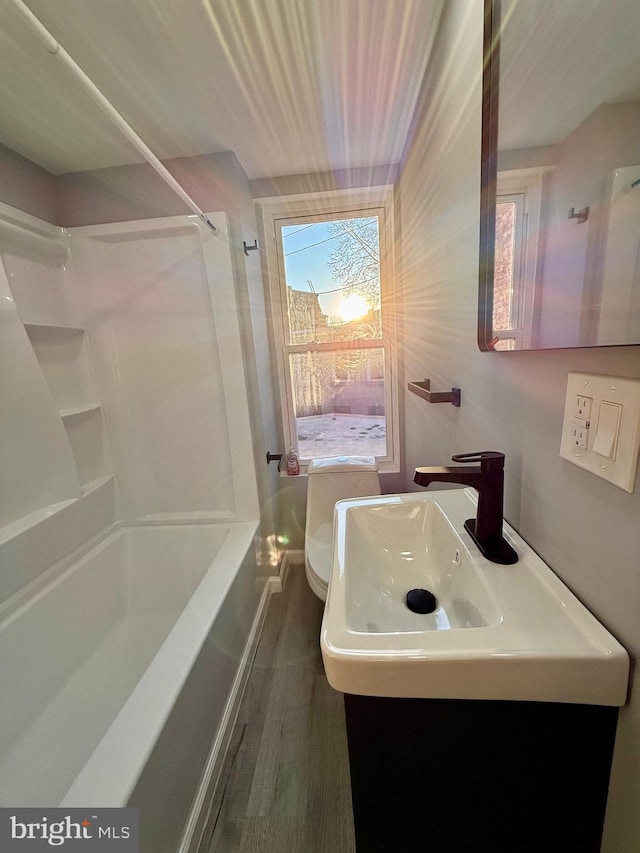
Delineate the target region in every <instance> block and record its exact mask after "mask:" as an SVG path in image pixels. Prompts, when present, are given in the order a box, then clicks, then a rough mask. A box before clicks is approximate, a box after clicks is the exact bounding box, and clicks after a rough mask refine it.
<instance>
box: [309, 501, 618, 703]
mask: <svg viewBox="0 0 640 853" xmlns="http://www.w3.org/2000/svg"><path fill="white" fill-rule="evenodd" d="M475 512H476V503H475V499H474V493H473V492H472V491H471V490H468V489H450V490H443V491H434V492H431V493H429V494H426V493H424V492H412V493H409V494H402V495H387V496H382V497H372V498H358V499H353V500H346V501H339V502H338V503H337V504H336V509H335V519H334V542H333V556H332V568H331V578H330V582H329V592H328V596H327V603H326V607H325V612H324V619H323V623H322V633H321V646H322V656H323V659H324V664H325V670H326V673H327V678H328V679H329V683H330V684H331V685H332V686H333V687H334V688H335V689H336V690H341V691H342V692H345V693H355V694H359V695H365V696H366V695H368V696H398V697H415V698H449V699H505V700H508V699H511V700H530V701H542V702H571V703H581V704H590V705H613V706H615V705H623V704H624V702H625V700H626V694H627V685H628V677H629V658H628V655H627V653H626V651H625V650H624V649H623V648H622V646H621V645H620V644H619V643H618V642H617V640H615V639H614V637H612V636H611V634H610V633H609V632H608V631H607V630H606V629H605V628H604V627H603V626H602V625H600V623H599V622H598V621H597V620H596V619H595V617H594V616H592V615H591V613H590V612H589V611H588V610H587V609H586V608H585V607H584V606H583V605H582V604H581V603H580V602H579V601H578V599H577V598H576V597H575V596H574V595H573V594H572V593H571V591H570V590H569V589H568V588H567V587H566V586H565V585H564V584H563V583H562V582H561V581H560V579H559V578H558V577H557V576H556V575H555V574H554V573H553V572H552V571H551V569H550V568H549V567H548V566H547V565H546V564H545V563H544V562H543V561H542V560H541V559H540V558H539V557H538V556H537V554H535V552H534V551H532V550H531V549H530V548H529V547H528V545H527V544H526V543H525V542H524V541H523V540H522V539H521V538H520V537H519V536H518V535H517V534H516V533H515V531H513V530H512V529H511V528H510V527H509V525H507V524H506V523H505V525H504V533H505V537H506V538H507V539H508V541H509V542H510V544H511V545H512V546H513V547H514V548H515V549H516V551H517V552H518V555H519V561H518V562H517V563H516V564H515V565H510V566H505V565H499V564H497V563H492V562H490V561H488V560H487V559H485V558H484V557H483V556H482V555H481V554H480V551H479V550H478V548H477V547H476V545H475V544H474V543H473V541H472V540H471V538H470V536H469V535H468V533H467V532H466V531H465V530H464V526H463V525H464V522H465V520H466V519H467V518H473V517H475ZM415 588H420V589H426V590H428V591H429V592H431V593H432V594H433V595H434V596H435V598H436V607H435V610H434V611H433V612H431V613H426V614H421V613H415V612H412V611H411V610H410V609H409V608H408V606H407V604H406V595H407V592H408V591H409V590H411V589H415Z"/></svg>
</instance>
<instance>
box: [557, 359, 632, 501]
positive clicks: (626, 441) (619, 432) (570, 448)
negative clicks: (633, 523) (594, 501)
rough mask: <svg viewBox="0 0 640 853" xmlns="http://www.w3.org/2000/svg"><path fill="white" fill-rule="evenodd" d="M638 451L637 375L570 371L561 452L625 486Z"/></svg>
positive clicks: (629, 484)
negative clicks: (629, 376)
mask: <svg viewBox="0 0 640 853" xmlns="http://www.w3.org/2000/svg"><path fill="white" fill-rule="evenodd" d="M639 455H640V379H629V378H627V377H622V376H600V375H598V374H588V373H570V374H569V377H568V381H567V396H566V400H565V409H564V422H563V425H562V441H561V444H560V456H562V458H563V459H566V460H568V461H569V462H573V464H574V465H578V466H579V467H580V468H584V469H585V470H587V471H589V472H590V473H591V474H595V475H596V477H602V479H603V480H608V481H609V482H610V483H613V484H614V485H616V486H619V487H620V488H621V489H624V490H625V491H627V492H633V490H634V488H635V482H636V475H637V469H638V456H639Z"/></svg>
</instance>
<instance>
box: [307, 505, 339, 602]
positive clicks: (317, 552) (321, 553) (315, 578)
mask: <svg viewBox="0 0 640 853" xmlns="http://www.w3.org/2000/svg"><path fill="white" fill-rule="evenodd" d="M332 545H333V519H332V520H331V522H327V523H326V524H321V525H320V526H319V527H318V528H316V530H315V531H314V534H313V536H309V537H308V539H307V541H306V547H305V561H304V565H305V571H306V574H307V580H308V581H309V586H310V587H311V589H312V590H313V591H314V592H315V594H316V595H318V596H319V597H320V598H321V599H322V600H323V601H326V599H327V589H328V588H329V574H330V573H331V548H332Z"/></svg>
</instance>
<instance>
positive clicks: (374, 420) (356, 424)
mask: <svg viewBox="0 0 640 853" xmlns="http://www.w3.org/2000/svg"><path fill="white" fill-rule="evenodd" d="M289 367H290V371H291V383H292V394H293V400H294V410H295V419H296V430H297V436H298V452H299V455H300V458H301V459H315V458H317V457H320V456H335V455H341V454H366V455H373V456H386V455H387V438H386V418H385V397H384V350H383V349H359V350H342V351H339V352H306V353H291V354H290V355H289Z"/></svg>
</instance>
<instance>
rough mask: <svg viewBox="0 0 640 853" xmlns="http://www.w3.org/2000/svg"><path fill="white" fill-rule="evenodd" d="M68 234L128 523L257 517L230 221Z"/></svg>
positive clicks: (175, 220) (167, 222)
mask: <svg viewBox="0 0 640 853" xmlns="http://www.w3.org/2000/svg"><path fill="white" fill-rule="evenodd" d="M209 217H210V219H211V220H212V222H213V223H214V224H215V226H216V228H217V231H216V233H213V232H211V230H210V229H209V228H208V227H206V226H205V225H203V224H202V223H201V222H200V221H199V220H198V218H197V217H195V216H171V217H165V218H163V219H148V220H139V221H135V222H121V223H113V224H109V225H91V226H86V227H81V228H71V229H69V236H70V245H71V251H72V254H73V257H74V263H75V264H76V268H77V271H78V274H79V276H81V277H82V280H83V282H84V286H85V288H86V302H87V307H88V312H87V327H88V330H89V336H90V339H91V344H92V348H93V351H94V355H95V359H96V370H97V373H98V379H99V383H100V387H101V391H102V395H103V404H104V408H105V412H106V414H107V418H108V424H109V435H110V437H111V440H112V442H113V448H114V457H115V466H116V473H117V476H118V484H119V486H120V489H121V493H122V501H123V511H124V516H125V518H126V519H140V518H145V519H153V520H160V521H172V520H175V519H176V518H177V517H178V518H183V519H184V518H189V519H192V518H193V517H194V514H195V515H197V517H198V518H206V519H219V520H224V521H234V520H247V519H256V518H258V516H259V510H258V499H257V491H256V485H255V472H254V466H253V453H252V445H251V433H250V427H249V414H248V407H247V397H246V386H245V376H244V369H243V362H242V351H241V347H240V330H239V324H238V318H237V307H236V296H235V291H234V280H233V271H232V266H231V249H230V245H229V239H228V236H227V233H228V229H227V217H226V215H225V214H224V213H211V214H209Z"/></svg>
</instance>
